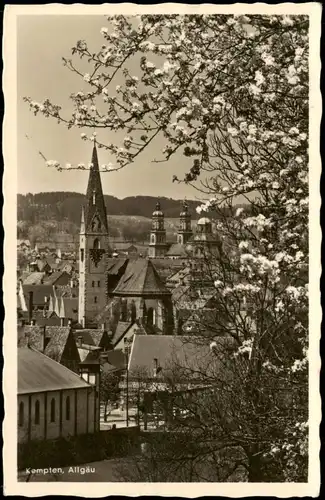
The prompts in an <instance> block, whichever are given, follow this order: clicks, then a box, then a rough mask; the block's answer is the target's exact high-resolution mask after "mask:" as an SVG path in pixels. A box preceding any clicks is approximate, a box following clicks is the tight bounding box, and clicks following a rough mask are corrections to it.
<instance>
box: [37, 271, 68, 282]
mask: <svg viewBox="0 0 325 500" xmlns="http://www.w3.org/2000/svg"><path fill="white" fill-rule="evenodd" d="M60 278H61V279H62V278H63V279H64V281H65V282H66V283H64V284H63V283H62V282H61V285H68V283H69V282H70V276H69V275H68V273H66V272H65V271H55V272H54V273H52V274H51V275H50V276H47V277H46V278H45V279H44V280H43V283H44V285H54V284H55V283H56V282H57V281H58V279H60Z"/></svg>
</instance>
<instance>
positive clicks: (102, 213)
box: [85, 144, 108, 233]
mask: <svg viewBox="0 0 325 500" xmlns="http://www.w3.org/2000/svg"><path fill="white" fill-rule="evenodd" d="M91 163H92V167H91V169H90V172H89V179H88V187H87V193H86V198H87V202H86V207H85V208H86V210H85V229H86V231H89V230H91V224H92V220H93V217H94V215H95V214H97V215H98V217H99V219H100V221H101V224H102V226H103V229H104V230H105V231H106V233H108V227H107V213H106V207H105V201H104V196H103V190H102V183H101V179H100V172H99V165H98V156H97V149H96V145H95V144H94V148H93V154H92V159H91ZM94 193H95V196H96V203H95V204H94V203H93V194H94Z"/></svg>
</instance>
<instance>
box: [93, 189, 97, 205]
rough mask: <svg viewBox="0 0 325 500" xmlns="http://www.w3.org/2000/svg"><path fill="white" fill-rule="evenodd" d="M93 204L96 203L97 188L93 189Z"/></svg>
mask: <svg viewBox="0 0 325 500" xmlns="http://www.w3.org/2000/svg"><path fill="white" fill-rule="evenodd" d="M93 205H96V190H95V189H94V190H93Z"/></svg>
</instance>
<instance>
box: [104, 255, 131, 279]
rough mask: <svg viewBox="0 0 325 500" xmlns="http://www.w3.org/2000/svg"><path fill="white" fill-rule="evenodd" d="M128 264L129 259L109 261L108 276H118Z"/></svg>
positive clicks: (111, 259) (110, 259)
mask: <svg viewBox="0 0 325 500" xmlns="http://www.w3.org/2000/svg"><path fill="white" fill-rule="evenodd" d="M127 262H128V259H114V258H108V259H107V274H110V275H117V274H118V273H119V271H120V269H121V268H122V267H123V266H124V264H126V263H127Z"/></svg>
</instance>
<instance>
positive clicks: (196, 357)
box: [129, 335, 234, 380]
mask: <svg viewBox="0 0 325 500" xmlns="http://www.w3.org/2000/svg"><path fill="white" fill-rule="evenodd" d="M215 342H216V345H215V349H214V351H212V350H211V349H210V345H209V342H207V341H206V339H204V338H202V337H195V340H194V341H193V337H188V336H173V335H135V336H134V340H133V345H132V349H131V354H130V359H129V372H130V376H131V377H132V373H133V374H134V376H136V375H137V374H139V373H142V374H143V376H145V377H148V378H150V379H151V378H154V368H155V363H154V360H155V359H156V360H157V365H158V368H160V370H159V378H160V380H161V379H162V378H164V377H166V376H167V377H168V376H171V375H173V376H174V377H179V378H180V379H182V380H193V379H196V378H204V377H205V376H207V377H209V376H212V375H213V374H216V372H217V373H218V376H222V374H223V372H224V368H225V366H226V363H227V362H228V360H229V359H230V351H231V349H233V347H234V340H233V339H232V338H230V337H220V338H217V339H216V340H215Z"/></svg>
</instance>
